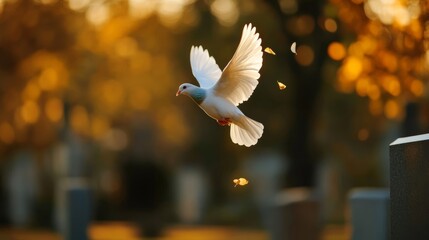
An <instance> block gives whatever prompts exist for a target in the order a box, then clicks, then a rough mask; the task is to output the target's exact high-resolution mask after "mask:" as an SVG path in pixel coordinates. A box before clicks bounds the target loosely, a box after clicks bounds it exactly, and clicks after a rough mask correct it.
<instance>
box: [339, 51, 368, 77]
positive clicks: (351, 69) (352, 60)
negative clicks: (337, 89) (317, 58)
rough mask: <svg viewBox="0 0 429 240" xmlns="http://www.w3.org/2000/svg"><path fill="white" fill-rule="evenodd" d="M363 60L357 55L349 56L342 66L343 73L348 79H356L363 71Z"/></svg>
mask: <svg viewBox="0 0 429 240" xmlns="http://www.w3.org/2000/svg"><path fill="white" fill-rule="evenodd" d="M362 68H363V66H362V61H361V60H360V59H358V58H357V57H352V56H350V57H347V58H346V59H345V60H344V63H343V66H342V69H341V70H342V74H343V75H344V77H345V79H346V80H349V81H354V80H356V79H357V78H358V77H359V75H360V74H361V72H362Z"/></svg>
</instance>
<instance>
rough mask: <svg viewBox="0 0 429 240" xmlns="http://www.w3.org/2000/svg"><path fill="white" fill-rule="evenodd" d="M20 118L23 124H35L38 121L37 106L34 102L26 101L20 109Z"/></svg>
mask: <svg viewBox="0 0 429 240" xmlns="http://www.w3.org/2000/svg"><path fill="white" fill-rule="evenodd" d="M20 113H21V118H22V120H23V121H24V122H25V123H35V122H37V120H38V119H39V115H40V110H39V105H38V104H37V103H36V102H34V101H31V100H29V101H26V102H24V104H23V105H22V106H21V109H20Z"/></svg>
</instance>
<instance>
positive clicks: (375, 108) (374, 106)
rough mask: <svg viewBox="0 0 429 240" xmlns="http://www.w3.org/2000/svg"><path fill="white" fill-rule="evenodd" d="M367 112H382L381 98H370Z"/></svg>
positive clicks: (376, 113) (378, 113) (377, 114)
mask: <svg viewBox="0 0 429 240" xmlns="http://www.w3.org/2000/svg"><path fill="white" fill-rule="evenodd" d="M369 112H370V113H371V114H372V115H374V116H379V115H381V114H382V113H383V103H382V102H381V100H371V101H370V102H369Z"/></svg>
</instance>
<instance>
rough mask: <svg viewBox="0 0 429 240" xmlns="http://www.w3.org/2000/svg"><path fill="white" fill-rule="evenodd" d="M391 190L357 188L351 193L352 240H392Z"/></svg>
mask: <svg viewBox="0 0 429 240" xmlns="http://www.w3.org/2000/svg"><path fill="white" fill-rule="evenodd" d="M389 203H390V200H389V190H388V189H384V188H380V189H377V188H356V189H353V190H352V191H351V192H350V193H349V204H350V209H351V225H352V240H388V239H390V229H389V228H390V222H389V220H390V216H389V209H390V207H389Z"/></svg>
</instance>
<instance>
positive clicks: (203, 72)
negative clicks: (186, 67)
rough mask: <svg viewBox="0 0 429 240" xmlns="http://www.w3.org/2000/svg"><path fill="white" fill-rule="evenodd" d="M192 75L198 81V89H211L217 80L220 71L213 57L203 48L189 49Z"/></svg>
mask: <svg viewBox="0 0 429 240" xmlns="http://www.w3.org/2000/svg"><path fill="white" fill-rule="evenodd" d="M190 57H191V68H192V74H194V77H195V78H196V79H197V80H198V83H199V84H200V87H202V88H211V87H212V86H213V85H215V83H216V82H217V81H218V80H219V78H220V76H221V74H222V71H221V70H220V68H219V66H218V65H217V64H216V61H215V59H214V58H213V57H210V55H209V52H208V51H207V50H204V49H203V47H201V46H198V47H195V46H192V48H191V56H190Z"/></svg>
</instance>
